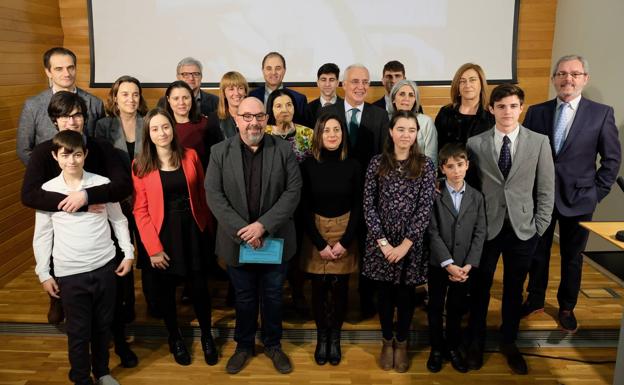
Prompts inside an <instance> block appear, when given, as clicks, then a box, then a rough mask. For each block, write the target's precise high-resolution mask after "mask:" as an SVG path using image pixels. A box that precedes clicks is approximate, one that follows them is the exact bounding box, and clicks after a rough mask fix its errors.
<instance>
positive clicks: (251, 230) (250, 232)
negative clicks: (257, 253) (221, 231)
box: [236, 221, 265, 249]
mask: <svg viewBox="0 0 624 385" xmlns="http://www.w3.org/2000/svg"><path fill="white" fill-rule="evenodd" d="M264 232H265V230H264V225H263V224H262V223H260V222H258V221H256V222H254V223H250V224H248V225H247V226H245V227H243V228H242V229H240V230H238V232H237V233H236V236H237V237H239V238H240V239H242V240H243V241H244V242H247V244H248V245H249V246H251V247H253V248H254V249H258V248H260V247H262V244H263V239H262V236H263V235H264Z"/></svg>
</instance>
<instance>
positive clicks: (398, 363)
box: [394, 338, 409, 373]
mask: <svg viewBox="0 0 624 385" xmlns="http://www.w3.org/2000/svg"><path fill="white" fill-rule="evenodd" d="M407 369H409V358H408V356H407V340H405V341H403V342H399V341H397V340H396V338H395V339H394V370H396V371H397V372H399V373H405V372H407Z"/></svg>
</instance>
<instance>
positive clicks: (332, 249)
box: [319, 242, 347, 261]
mask: <svg viewBox="0 0 624 385" xmlns="http://www.w3.org/2000/svg"><path fill="white" fill-rule="evenodd" d="M346 252H347V249H345V248H344V246H342V244H340V242H336V243H335V244H334V246H330V245H326V246H325V248H324V249H323V250H321V251H320V252H319V254H320V256H321V259H324V260H326V261H334V260H336V259H339V258H342V257H343V256H344V255H345V253H346Z"/></svg>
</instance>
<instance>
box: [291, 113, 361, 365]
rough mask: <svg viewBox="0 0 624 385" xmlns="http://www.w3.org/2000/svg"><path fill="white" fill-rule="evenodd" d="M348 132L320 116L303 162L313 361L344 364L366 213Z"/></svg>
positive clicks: (335, 121) (328, 117)
mask: <svg viewBox="0 0 624 385" xmlns="http://www.w3.org/2000/svg"><path fill="white" fill-rule="evenodd" d="M346 140H347V131H346V129H345V127H344V126H343V125H342V124H341V123H340V118H339V117H338V116H337V115H325V116H321V118H319V120H318V121H317V123H316V127H315V128H314V135H313V138H312V157H310V158H307V159H306V160H304V161H303V163H302V164H301V175H302V178H303V189H302V200H301V209H302V216H303V222H304V227H305V231H306V235H307V236H306V237H305V238H304V241H303V248H302V252H301V264H302V268H303V271H305V272H307V273H309V275H310V277H311V280H312V308H313V311H314V320H315V321H316V336H317V343H316V350H315V351H314V360H315V361H316V363H317V364H319V365H324V364H325V363H326V362H327V361H329V363H330V364H332V365H338V364H339V363H340V360H341V357H342V354H341V351H340V331H341V329H342V323H343V321H344V317H345V313H346V308H347V294H348V287H349V286H348V285H349V274H351V273H353V272H354V271H357V260H358V259H357V256H356V249H357V247H356V242H355V237H356V230H357V225H358V223H359V221H360V217H361V215H362V213H361V211H362V171H361V169H360V165H359V163H358V162H357V161H356V160H355V159H352V158H347V145H346V144H345V143H346Z"/></svg>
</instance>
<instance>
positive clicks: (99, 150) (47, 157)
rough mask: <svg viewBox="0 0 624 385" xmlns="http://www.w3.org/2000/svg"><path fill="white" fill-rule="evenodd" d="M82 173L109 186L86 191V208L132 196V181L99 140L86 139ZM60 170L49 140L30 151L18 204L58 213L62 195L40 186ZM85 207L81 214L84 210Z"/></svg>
mask: <svg viewBox="0 0 624 385" xmlns="http://www.w3.org/2000/svg"><path fill="white" fill-rule="evenodd" d="M87 151H88V152H89V155H88V156H87V157H86V159H85V164H84V169H85V171H88V172H90V173H93V174H98V175H101V176H105V177H107V178H108V179H110V183H106V184H103V185H99V186H94V187H89V188H87V189H86V190H85V191H86V192H87V196H88V200H89V204H97V203H109V202H120V201H122V200H124V199H126V198H127V197H128V196H130V195H132V180H131V179H130V174H129V173H128V169H127V168H126V167H125V165H124V162H123V159H122V158H121V156H119V153H118V152H117V151H115V149H114V148H113V146H112V145H111V144H110V143H108V142H106V141H103V140H101V139H97V138H87ZM60 172H61V169H60V167H59V165H58V163H57V162H56V160H54V158H53V157H52V139H50V140H47V141H45V142H43V143H40V144H39V145H37V146H36V147H35V148H34V149H33V151H32V156H31V157H30V161H29V162H28V166H26V172H24V181H23V182H22V203H23V204H24V206H27V207H32V208H33V209H36V210H43V211H58V207H57V206H58V204H59V203H60V202H61V201H62V200H63V199H65V198H66V195H65V194H60V193H56V192H52V191H45V190H43V189H42V188H41V186H42V185H43V184H44V183H45V182H47V181H49V180H50V179H52V178H54V177H56V176H58V175H59V173H60ZM85 209H86V206H85V207H83V208H82V209H81V210H85Z"/></svg>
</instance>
